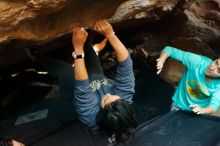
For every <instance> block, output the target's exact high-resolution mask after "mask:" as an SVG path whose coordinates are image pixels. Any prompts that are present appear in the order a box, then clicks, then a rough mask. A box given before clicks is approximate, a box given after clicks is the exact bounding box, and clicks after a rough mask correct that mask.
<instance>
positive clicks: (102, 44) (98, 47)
mask: <svg viewBox="0 0 220 146" xmlns="http://www.w3.org/2000/svg"><path fill="white" fill-rule="evenodd" d="M106 43H107V38H105V39H104V40H102V41H101V42H100V43H98V44H94V45H93V46H92V47H93V49H94V50H95V52H96V54H97V55H98V54H99V52H100V51H102V49H104V48H105V46H106Z"/></svg>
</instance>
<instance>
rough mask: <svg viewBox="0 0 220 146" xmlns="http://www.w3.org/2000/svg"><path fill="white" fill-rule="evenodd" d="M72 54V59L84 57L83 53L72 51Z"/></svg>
mask: <svg viewBox="0 0 220 146" xmlns="http://www.w3.org/2000/svg"><path fill="white" fill-rule="evenodd" d="M72 56H73V58H74V59H80V58H84V57H85V55H84V53H82V54H76V53H75V52H73V53H72Z"/></svg>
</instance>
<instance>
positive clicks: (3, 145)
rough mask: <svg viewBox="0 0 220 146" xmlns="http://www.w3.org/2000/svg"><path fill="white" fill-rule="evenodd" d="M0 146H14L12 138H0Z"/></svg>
mask: <svg viewBox="0 0 220 146" xmlns="http://www.w3.org/2000/svg"><path fill="white" fill-rule="evenodd" d="M0 146H13V144H12V138H3V137H0Z"/></svg>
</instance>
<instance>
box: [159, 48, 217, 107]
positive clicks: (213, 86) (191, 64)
mask: <svg viewBox="0 0 220 146" xmlns="http://www.w3.org/2000/svg"><path fill="white" fill-rule="evenodd" d="M163 51H164V52H166V53H167V54H168V55H169V56H170V57H171V58H173V59H175V60H178V61H180V62H182V63H183V64H184V65H185V66H186V70H185V72H184V73H183V75H182V78H181V81H180V82H179V85H178V87H177V89H176V91H175V93H174V95H173V98H172V99H173V101H174V102H175V104H176V105H177V106H178V107H179V108H181V109H185V110H190V111H191V110H192V109H191V108H190V107H189V105H190V104H198V105H199V106H201V107H206V106H211V107H212V108H213V110H214V111H217V110H218V107H219V103H220V79H212V80H211V81H210V82H206V75H205V71H206V69H207V67H208V66H209V65H210V64H211V63H212V62H213V61H212V60H211V59H210V58H207V57H204V56H201V55H196V54H193V53H190V52H184V51H181V50H178V49H176V48H174V47H170V46H166V47H165V48H164V50H163Z"/></svg>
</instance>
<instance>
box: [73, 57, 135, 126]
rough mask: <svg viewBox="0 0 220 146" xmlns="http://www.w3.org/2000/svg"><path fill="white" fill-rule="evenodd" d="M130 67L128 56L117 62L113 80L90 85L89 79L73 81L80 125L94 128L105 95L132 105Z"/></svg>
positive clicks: (131, 72) (132, 90)
mask: <svg viewBox="0 0 220 146" xmlns="http://www.w3.org/2000/svg"><path fill="white" fill-rule="evenodd" d="M132 65H133V63H132V60H131V58H130V56H128V58H127V59H126V60H125V61H122V62H118V66H117V71H116V76H115V79H114V80H110V79H107V78H106V79H103V80H101V81H93V82H92V83H89V79H87V80H82V81H80V80H75V86H74V94H75V107H76V111H77V113H78V117H79V120H80V121H81V122H82V123H84V124H85V125H87V126H88V127H95V126H96V114H97V113H98V112H99V110H100V104H101V100H102V98H103V96H104V95H106V94H107V93H110V94H112V95H118V96H120V97H121V98H123V99H125V100H127V101H128V102H129V103H132V98H133V94H134V86H135V79H134V73H133V67H132Z"/></svg>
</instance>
